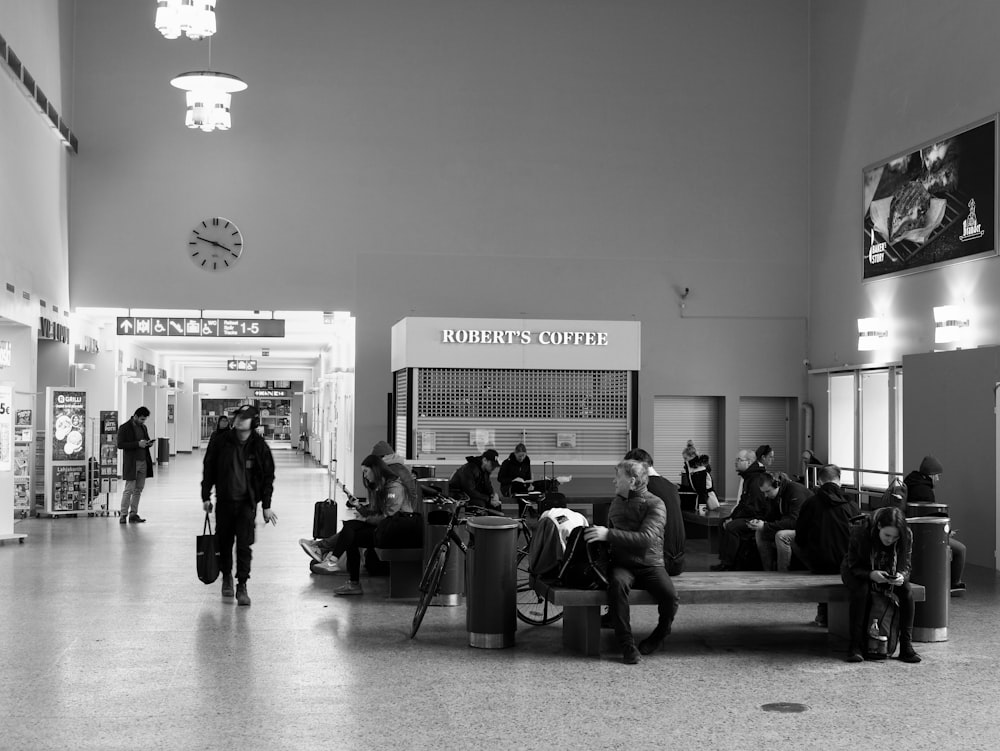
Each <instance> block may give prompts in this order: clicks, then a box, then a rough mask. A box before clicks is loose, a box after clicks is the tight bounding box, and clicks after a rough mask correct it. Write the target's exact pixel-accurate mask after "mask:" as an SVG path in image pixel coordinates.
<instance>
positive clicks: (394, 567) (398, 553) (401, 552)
mask: <svg viewBox="0 0 1000 751" xmlns="http://www.w3.org/2000/svg"><path fill="white" fill-rule="evenodd" d="M375 553H376V554H377V555H378V557H379V560H380V561H383V562H385V563H388V564H389V597H390V598H392V599H400V598H406V599H409V598H413V597H417V596H418V594H419V589H418V588H419V586H420V576H421V574H422V573H423V571H424V549H423V548H375Z"/></svg>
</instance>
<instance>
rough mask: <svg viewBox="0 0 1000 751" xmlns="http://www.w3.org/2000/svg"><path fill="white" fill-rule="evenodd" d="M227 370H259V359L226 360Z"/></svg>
mask: <svg viewBox="0 0 1000 751" xmlns="http://www.w3.org/2000/svg"><path fill="white" fill-rule="evenodd" d="M226 370H257V361H256V360H226Z"/></svg>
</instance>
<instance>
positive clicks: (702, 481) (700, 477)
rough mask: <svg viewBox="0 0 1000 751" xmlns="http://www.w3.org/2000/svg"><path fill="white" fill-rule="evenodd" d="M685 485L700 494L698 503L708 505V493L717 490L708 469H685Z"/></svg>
mask: <svg viewBox="0 0 1000 751" xmlns="http://www.w3.org/2000/svg"><path fill="white" fill-rule="evenodd" d="M683 480H684V484H686V485H687V486H688V487H690V488H691V489H692V490H693V491H694V492H695V493H697V494H698V503H708V491H709V490H715V486H714V485H713V484H712V473H711V472H709V470H708V467H690V468H688V467H685V468H684V476H683Z"/></svg>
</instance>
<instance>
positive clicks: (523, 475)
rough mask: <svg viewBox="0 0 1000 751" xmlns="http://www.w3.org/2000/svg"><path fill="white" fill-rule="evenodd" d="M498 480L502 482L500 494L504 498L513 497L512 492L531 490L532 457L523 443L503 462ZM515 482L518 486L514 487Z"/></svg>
mask: <svg viewBox="0 0 1000 751" xmlns="http://www.w3.org/2000/svg"><path fill="white" fill-rule="evenodd" d="M497 479H498V480H499V481H500V493H501V494H502V495H504V496H509V495H511V491H514V492H521V491H523V490H531V486H530V483H531V457H529V456H528V448H527V447H526V446H525V445H524V444H523V443H519V444H517V445H516V446H515V447H514V450H513V451H512V452H511V455H510V456H508V457H507V458H506V459H504V460H503V464H501V465H500V471H499V472H498V473H497ZM515 482H516V483H517V485H514V483H515Z"/></svg>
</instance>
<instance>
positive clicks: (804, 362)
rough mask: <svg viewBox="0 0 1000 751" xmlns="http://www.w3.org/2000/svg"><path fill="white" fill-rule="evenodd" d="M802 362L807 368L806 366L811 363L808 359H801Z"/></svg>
mask: <svg viewBox="0 0 1000 751" xmlns="http://www.w3.org/2000/svg"><path fill="white" fill-rule="evenodd" d="M802 364H803V365H805V366H806V367H807V368H808V367H809V366H810V365H812V363H811V362H809V360H803V361H802Z"/></svg>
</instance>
